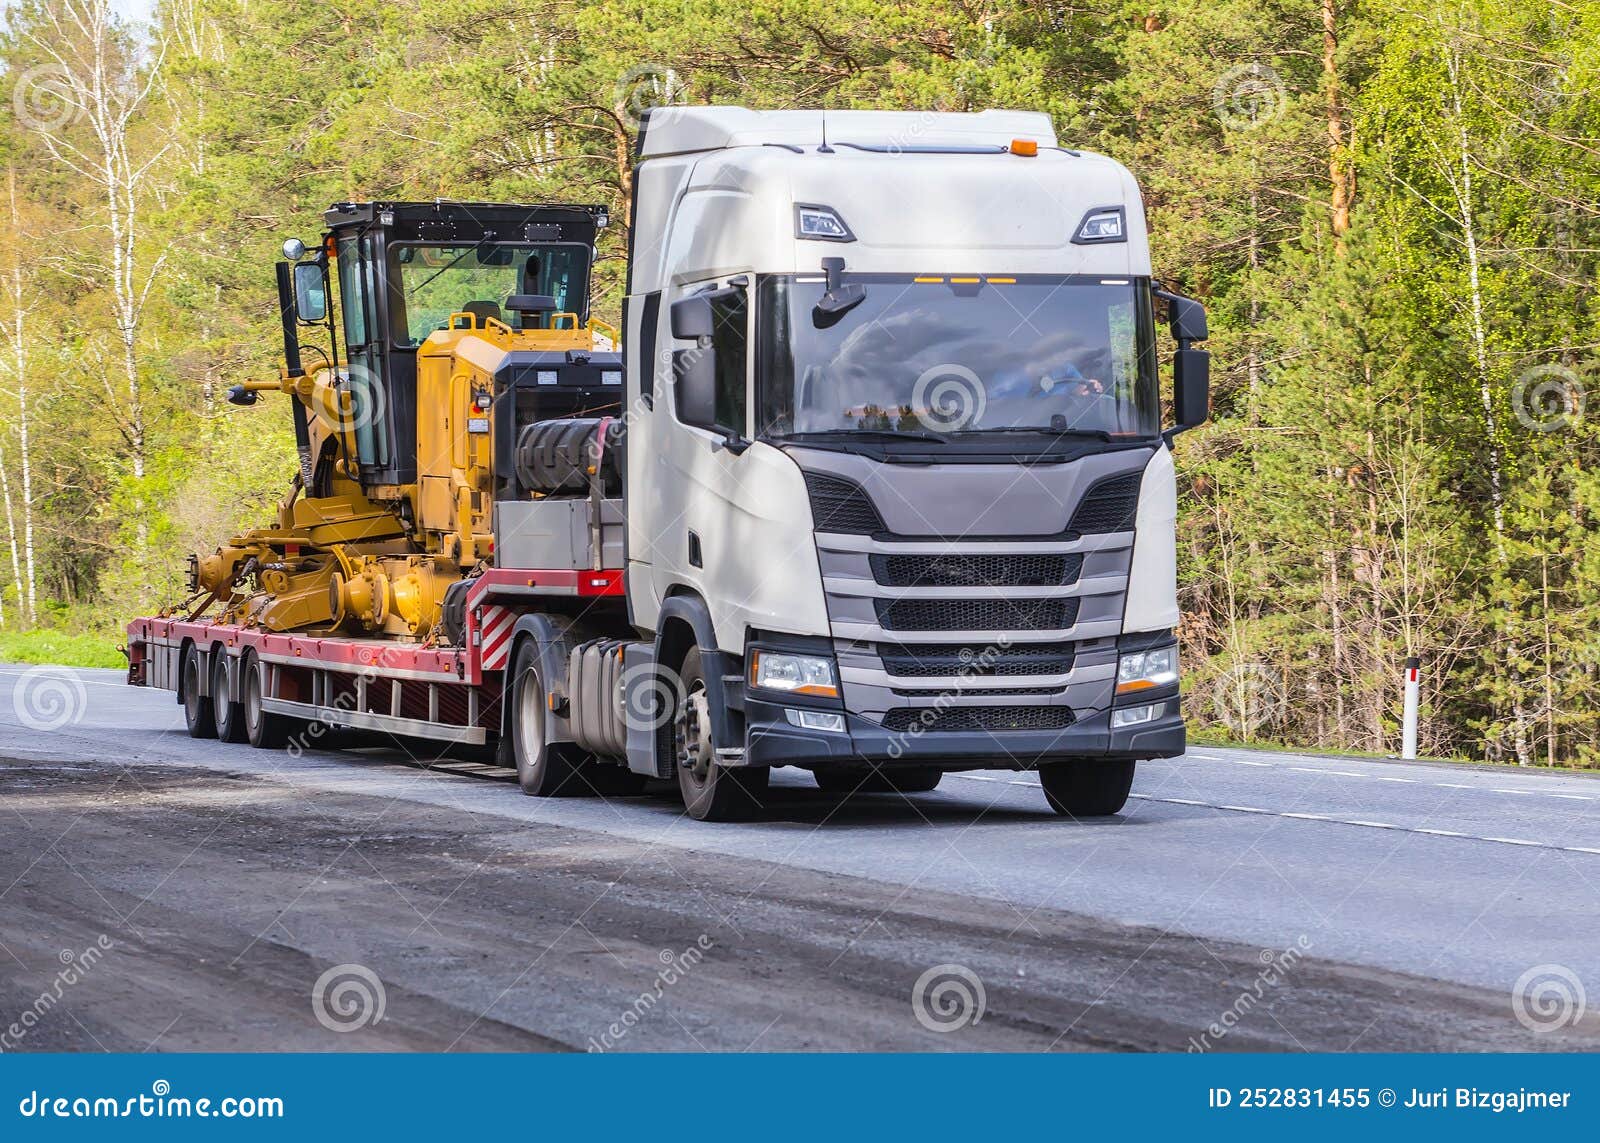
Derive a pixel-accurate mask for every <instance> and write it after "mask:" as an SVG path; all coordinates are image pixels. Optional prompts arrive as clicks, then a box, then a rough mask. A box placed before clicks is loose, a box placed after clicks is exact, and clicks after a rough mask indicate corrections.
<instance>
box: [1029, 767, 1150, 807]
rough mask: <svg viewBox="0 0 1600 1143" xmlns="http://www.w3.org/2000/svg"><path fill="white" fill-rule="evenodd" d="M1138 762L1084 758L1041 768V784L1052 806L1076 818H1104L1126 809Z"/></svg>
mask: <svg viewBox="0 0 1600 1143" xmlns="http://www.w3.org/2000/svg"><path fill="white" fill-rule="evenodd" d="M1135 765H1136V763H1134V762H1131V761H1126V762H1101V761H1097V760H1095V759H1082V760H1080V761H1075V762H1052V763H1050V764H1048V765H1045V766H1041V767H1039V784H1040V785H1041V786H1043V787H1044V796H1045V799H1046V800H1047V801H1049V803H1050V808H1051V809H1052V810H1054V811H1055V812H1056V813H1058V814H1063V815H1065V816H1067V817H1073V818H1101V817H1106V816H1107V815H1109V814H1117V813H1121V812H1122V807H1123V806H1125V805H1127V804H1128V791H1129V790H1131V789H1132V788H1133V770H1134V766H1135Z"/></svg>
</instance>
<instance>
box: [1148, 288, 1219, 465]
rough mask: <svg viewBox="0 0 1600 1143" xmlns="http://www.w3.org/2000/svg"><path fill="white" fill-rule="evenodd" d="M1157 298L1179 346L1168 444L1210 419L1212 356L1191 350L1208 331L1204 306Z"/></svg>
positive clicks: (1175, 356)
mask: <svg viewBox="0 0 1600 1143" xmlns="http://www.w3.org/2000/svg"><path fill="white" fill-rule="evenodd" d="M1156 296H1157V297H1158V298H1162V299H1164V300H1165V301H1166V303H1167V306H1168V311H1167V317H1168V321H1169V328H1170V329H1171V331H1172V339H1173V340H1174V341H1176V342H1177V343H1178V350H1177V352H1176V353H1174V354H1173V355H1172V419H1173V421H1174V422H1175V424H1174V425H1173V426H1172V428H1170V429H1168V430H1167V432H1166V434H1165V435H1166V437H1167V441H1168V443H1169V444H1170V443H1171V440H1172V438H1173V437H1175V436H1177V435H1178V434H1179V433H1181V432H1185V431H1186V430H1188V429H1193V428H1198V427H1199V426H1201V425H1203V424H1205V423H1206V421H1207V420H1208V419H1209V418H1210V416H1211V354H1209V353H1207V352H1206V351H1205V350H1203V349H1195V348H1194V343H1195V342H1197V341H1204V340H1205V339H1206V338H1207V337H1208V336H1209V335H1210V331H1209V330H1208V329H1207V328H1206V308H1205V306H1203V305H1201V304H1200V303H1199V302H1197V301H1195V300H1194V299H1193V298H1186V297H1184V296H1183V295H1182V294H1174V293H1170V292H1168V291H1166V290H1159V289H1158V290H1157V291H1156Z"/></svg>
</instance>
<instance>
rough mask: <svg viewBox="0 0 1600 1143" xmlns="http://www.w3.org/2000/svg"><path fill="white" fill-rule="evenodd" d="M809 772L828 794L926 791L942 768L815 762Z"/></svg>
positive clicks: (940, 775)
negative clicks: (884, 767)
mask: <svg viewBox="0 0 1600 1143" xmlns="http://www.w3.org/2000/svg"><path fill="white" fill-rule="evenodd" d="M811 776H812V777H813V778H815V779H816V781H817V788H818V789H820V790H822V791H824V792H826V793H829V794H926V793H927V792H928V791H929V790H934V789H937V788H938V786H939V782H940V780H941V779H942V778H943V777H944V772H943V771H942V770H940V769H939V768H938V767H937V766H897V767H896V768H895V769H893V770H876V769H875V770H864V769H861V768H860V767H850V766H818V767H817V768H816V769H815V770H813V771H812V772H811Z"/></svg>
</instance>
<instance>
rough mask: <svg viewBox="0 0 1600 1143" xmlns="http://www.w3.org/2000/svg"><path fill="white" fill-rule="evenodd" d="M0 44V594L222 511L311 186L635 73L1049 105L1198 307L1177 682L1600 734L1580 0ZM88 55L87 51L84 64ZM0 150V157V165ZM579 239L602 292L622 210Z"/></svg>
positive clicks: (663, 94)
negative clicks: (1137, 212) (1408, 664)
mask: <svg viewBox="0 0 1600 1143" xmlns="http://www.w3.org/2000/svg"><path fill="white" fill-rule="evenodd" d="M7 19H8V25H7V27H6V30H5V32H4V35H3V36H0V107H5V108H8V109H11V111H12V112H13V113H12V114H10V115H8V116H6V117H5V118H3V119H0V167H3V168H4V169H3V171H0V176H3V179H0V182H3V183H4V187H11V188H14V193H13V194H12V195H11V197H10V198H9V199H8V200H7V203H5V204H0V206H4V207H5V209H0V231H3V234H0V311H3V312H0V477H3V478H4V479H3V480H0V497H3V499H4V501H5V504H4V507H5V510H6V511H5V513H4V515H0V529H3V531H0V543H3V544H4V545H5V550H4V551H0V606H3V608H4V611H3V615H0V624H3V625H4V629H7V630H16V629H19V628H25V627H28V626H30V625H34V624H47V625H49V624H54V625H57V626H65V627H72V628H91V629H92V628H97V627H103V626H106V625H110V624H114V623H115V622H117V621H119V620H120V619H122V618H124V617H126V616H128V615H130V614H135V613H137V612H138V611H140V610H142V609H144V608H148V607H150V606H152V605H154V604H155V603H157V602H158V601H160V600H162V599H164V598H167V597H169V596H170V595H171V594H172V592H173V590H174V588H175V587H176V584H177V578H178V574H179V572H178V569H179V567H180V566H181V561H182V557H183V554H184V553H186V552H187V551H189V550H191V549H192V548H195V547H205V546H208V545H210V544H211V543H214V542H215V540H216V539H217V538H219V537H220V536H221V535H222V534H223V533H226V532H228V531H229V530H230V529H233V528H236V527H238V526H242V525H244V524H246V523H249V522H252V521H255V520H258V519H259V518H260V516H261V514H262V511H263V510H264V508H265V507H266V506H267V505H269V504H270V503H271V502H272V500H273V499H274V497H275V496H276V495H277V494H278V492H279V491H280V484H281V480H280V477H281V474H282V473H284V472H286V471H288V470H289V468H290V467H291V463H290V460H289V457H290V451H291V450H290V447H289V444H288V442H287V440H286V439H285V438H286V435H287V434H286V433H281V432H279V431H277V428H276V426H275V427H274V428H273V430H272V431H264V430H263V427H262V426H263V422H262V420H261V416H260V414H259V413H250V412H241V411H237V410H233V409H230V408H229V407H228V406H226V405H224V404H220V403H219V395H220V393H221V392H222V391H223V390H224V389H225V388H226V386H227V385H228V384H231V383H232V382H233V381H235V380H237V379H239V378H241V377H242V376H246V375H250V374H253V373H254V374H258V375H259V374H260V373H263V372H267V371H271V370H272V369H274V368H275V361H274V358H275V345H276V334H275V329H274V317H275V315H274V302H273V297H272V293H271V289H270V283H271V278H270V270H269V269H268V264H269V263H270V261H271V260H272V259H273V257H274V252H275V250H276V249H277V247H278V245H279V244H280V243H281V241H282V239H283V238H284V237H285V236H287V235H291V234H299V235H302V236H306V237H309V236H311V235H312V234H314V233H316V231H317V230H318V229H319V219H318V216H319V214H320V212H321V211H322V210H323V209H324V208H325V207H326V205H327V204H329V203H330V202H334V201H338V200H343V199H365V198H375V197H383V196H394V197H416V198H428V197H433V196H445V197H453V198H475V199H508V200H527V201H541V200H550V201H560V200H566V201H586V202H605V203H608V204H609V205H610V206H611V207H612V211H613V216H614V217H617V218H623V217H625V216H626V207H627V202H628V195H629V191H630V181H631V166H630V144H631V141H632V138H633V135H634V133H635V132H636V130H637V124H638V117H639V113H640V111H641V110H642V109H643V108H644V107H646V106H649V105H652V104H658V103H664V102H719V103H740V104H744V105H747V106H752V107H821V106H830V107H882V108H917V109H921V108H933V109H940V110H973V109H981V108H984V107H991V106H993V107H1026V108H1034V109H1041V110H1044V111H1047V112H1049V113H1050V114H1051V116H1052V117H1053V118H1054V119H1055V121H1056V124H1057V128H1058V131H1059V133H1060V135H1061V137H1062V138H1063V140H1065V141H1067V142H1068V143H1069V144H1070V145H1081V146H1084V147H1087V148H1091V149H1095V150H1099V151H1103V152H1105V153H1108V154H1111V155H1113V156H1115V157H1117V158H1119V159H1121V160H1123V161H1124V162H1126V163H1127V164H1128V165H1129V166H1130V167H1132V168H1133V170H1134V171H1135V173H1136V174H1137V175H1138V176H1139V178H1140V180H1141V183H1142V185H1143V187H1144V191H1145V195H1146V199H1147V205H1148V208H1149V211H1150V225H1151V231H1152V235H1153V242H1154V247H1155V256H1156V263H1157V271H1158V274H1159V275H1160V276H1161V277H1162V278H1163V279H1165V280H1167V281H1169V282H1171V283H1174V284H1177V285H1180V286H1182V287H1183V288H1184V289H1186V290H1188V291H1190V292H1192V293H1195V294H1197V295H1199V296H1200V297H1202V298H1203V299H1204V300H1205V301H1206V303H1207V305H1208V306H1209V308H1210V311H1211V314H1212V322H1213V332H1214V337H1213V343H1212V349H1213V352H1214V354H1215V359H1216V364H1215V367H1214V374H1213V376H1214V385H1215V393H1214V409H1215V416H1214V419H1213V421H1212V423H1211V424H1210V425H1208V426H1207V427H1206V428H1205V429H1203V430H1201V431H1198V432H1195V433H1191V434H1189V435H1188V436H1187V437H1185V438H1182V439H1181V441H1180V445H1179V458H1178V459H1179V470H1180V472H1181V473H1182V479H1183V497H1184V503H1183V506H1182V511H1181V514H1180V515H1181V523H1180V528H1181V536H1180V559H1181V561H1182V571H1181V576H1182V597H1183V604H1184V609H1185V620H1184V625H1183V629H1182V635H1183V640H1184V651H1185V656H1186V664H1187V668H1188V676H1189V681H1190V686H1189V698H1190V715H1191V718H1192V719H1193V721H1194V722H1195V723H1196V724H1197V725H1200V726H1205V725H1206V724H1209V723H1215V724H1218V726H1219V728H1220V729H1221V730H1223V731H1224V732H1226V733H1229V734H1231V735H1232V736H1234V737H1241V736H1242V737H1246V738H1250V737H1255V738H1270V739H1277V740H1283V741H1291V742H1296V743H1301V744H1305V745H1311V746H1337V747H1350V748H1358V749H1365V750H1373V751H1392V750H1394V749H1395V748H1396V746H1397V745H1398V716H1399V705H1400V700H1401V688H1400V667H1401V664H1402V663H1403V661H1404V659H1405V658H1406V657H1407V656H1408V655H1418V656H1420V657H1422V659H1423V660H1424V663H1425V668H1424V679H1425V694H1424V699H1425V701H1424V721H1423V729H1424V735H1423V746H1424V749H1426V750H1429V751H1433V752H1438V753H1457V754H1469V755H1474V756H1480V757H1488V758H1493V759H1503V760H1516V761H1521V762H1524V763H1530V762H1558V763H1576V764H1585V765H1593V764H1596V763H1597V762H1600V710H1597V707H1596V697H1595V696H1596V695H1597V694H1600V634H1597V630H1600V628H1597V619H1600V543H1597V541H1596V529H1595V513H1596V511H1597V510H1600V476H1597V475H1596V471H1597V466H1596V460H1597V452H1600V449H1597V445H1596V439H1595V433H1594V430H1593V427H1592V422H1591V421H1589V420H1587V419H1585V416H1584V409H1583V403H1584V396H1585V392H1586V391H1587V390H1589V389H1592V388H1593V386H1594V384H1595V383H1596V380H1597V378H1596V372H1595V370H1594V365H1593V362H1594V351H1595V347H1596V344H1597V343H1600V327H1597V313H1596V304H1595V287H1596V268H1597V267H1596V259H1597V254H1600V102H1597V97H1596V92H1597V91H1600V74H1597V72H1600V2H1597V0H1575V2H1564V3H1560V4H1555V5H1528V4H1525V3H1519V2H1518V0H1450V2H1447V3H1445V4H1442V5H1435V6H1428V5H1415V4H1412V3H1410V0H1207V2H1200V0H1160V2H1157V3H1154V4H1151V3H1139V4H1133V3H1126V2H1122V3H1119V2H1118V0H1107V2H1106V3H1104V4H1103V5H1100V6H1089V7H1084V6H1081V5H1077V4H1067V3H1063V2H1055V0H1044V2H1040V0H839V2H837V3H834V4H829V5H821V6H819V5H815V4H810V3H803V2H801V0H749V2H747V3H743V4H738V5H729V4H726V3H712V2H710V0H631V2H630V0H563V2H560V3H557V2H554V0H521V2H520V3H516V4H512V5H509V6H507V5H505V4H493V5H491V4H487V3H484V2H482V0H382V2H379V0H342V2H341V3H339V4H336V5H334V6H332V7H328V6H323V7H315V6H313V7H307V6H305V5H295V4H289V3H285V2H283V0H249V2H246V0H158V3H157V5H156V8H155V14H154V17H153V21H152V23H151V25H150V26H148V27H130V26H127V25H126V24H123V23H120V22H118V21H117V20H116V19H115V18H114V17H111V16H110V15H109V9H108V7H107V4H106V2H105V0H26V2H24V3H22V4H20V5H17V6H14V7H12V8H11V9H10V11H9V16H8V17H7ZM97 69H98V70H97ZM4 187H0V189H4ZM621 229H622V228H620V227H616V228H613V230H612V231H611V232H610V233H608V234H607V236H606V237H605V239H604V242H605V247H604V254H605V261H604V262H603V263H602V264H601V266H600V270H599V282H600V286H601V290H602V297H603V298H604V304H603V307H602V308H603V310H604V311H607V312H606V313H605V314H604V315H603V316H609V317H613V318H614V317H615V313H614V311H615V308H616V304H617V298H618V295H619V291H620V282H621V268H622V258H623V255H624V248H623V235H622V233H621Z"/></svg>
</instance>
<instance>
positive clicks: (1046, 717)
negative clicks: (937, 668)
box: [883, 706, 1073, 733]
mask: <svg viewBox="0 0 1600 1143" xmlns="http://www.w3.org/2000/svg"><path fill="white" fill-rule="evenodd" d="M1072 723H1073V715H1072V708H1071V707H1066V706H949V707H945V708H943V709H942V710H941V709H939V708H938V707H904V706H903V707H896V708H895V709H894V710H891V711H890V712H889V713H888V714H886V715H884V716H883V726H884V729H885V730H893V731H899V732H904V731H908V730H910V729H911V728H912V727H920V728H921V729H922V730H924V731H929V732H932V733H937V732H939V731H951V730H1064V729H1066V728H1067V727H1069V726H1071V725H1072Z"/></svg>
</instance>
